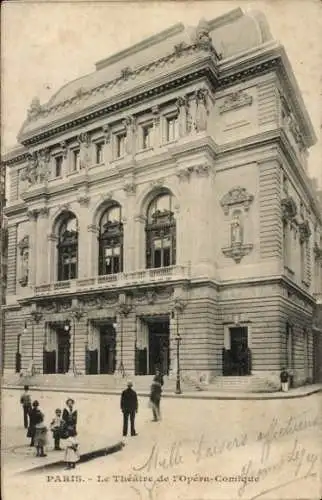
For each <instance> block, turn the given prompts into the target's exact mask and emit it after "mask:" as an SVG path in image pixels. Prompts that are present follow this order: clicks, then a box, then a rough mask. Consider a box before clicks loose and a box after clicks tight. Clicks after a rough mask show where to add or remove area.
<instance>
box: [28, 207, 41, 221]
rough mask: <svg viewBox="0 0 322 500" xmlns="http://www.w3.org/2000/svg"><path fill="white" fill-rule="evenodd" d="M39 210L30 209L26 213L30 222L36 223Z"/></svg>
mask: <svg viewBox="0 0 322 500" xmlns="http://www.w3.org/2000/svg"><path fill="white" fill-rule="evenodd" d="M38 215H39V210H36V209H32V210H28V211H27V216H28V218H29V220H30V221H36V220H37V219H38Z"/></svg>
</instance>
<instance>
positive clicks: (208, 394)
mask: <svg viewBox="0 0 322 500" xmlns="http://www.w3.org/2000/svg"><path fill="white" fill-rule="evenodd" d="M2 389H3V390H5V389H14V390H19V391H21V386H18V385H3V386H2ZM30 389H32V391H42V392H67V393H68V392H69V391H70V390H71V388H70V387H68V386H66V387H46V386H33V385H30ZM72 390H73V393H75V394H77V393H78V394H105V395H117V396H119V395H120V391H119V390H113V389H106V390H104V389H101V388H100V389H94V388H93V389H87V388H74V387H73V389H72ZM317 392H322V384H312V385H304V386H301V387H296V388H294V389H290V390H289V392H281V391H278V392H238V393H237V392H228V391H227V392H224V391H207V390H203V391H199V392H196V391H185V392H183V393H182V394H175V393H172V392H167V390H166V388H165V390H164V391H163V393H162V397H163V398H178V399H216V400H262V399H267V400H269V399H292V398H303V397H305V396H310V395H311V394H315V393H317ZM137 393H138V396H142V397H148V396H149V392H148V391H140V390H138V391H137Z"/></svg>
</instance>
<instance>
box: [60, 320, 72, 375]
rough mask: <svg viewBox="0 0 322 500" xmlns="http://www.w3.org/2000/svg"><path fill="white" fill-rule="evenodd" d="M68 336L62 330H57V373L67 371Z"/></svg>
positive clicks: (68, 355) (67, 333)
mask: <svg viewBox="0 0 322 500" xmlns="http://www.w3.org/2000/svg"><path fill="white" fill-rule="evenodd" d="M69 357H70V334H69V332H67V331H66V330H64V329H63V328H59V329H58V330H57V358H58V359H57V373H67V372H68V371H69Z"/></svg>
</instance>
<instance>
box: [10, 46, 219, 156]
mask: <svg viewBox="0 0 322 500" xmlns="http://www.w3.org/2000/svg"><path fill="white" fill-rule="evenodd" d="M193 47H194V46H190V45H188V46H186V47H184V48H183V49H182V50H183V51H186V50H193V52H194V55H195V57H194V58H193V59H189V61H188V64H186V65H184V66H181V67H179V68H176V69H175V70H174V71H171V72H169V73H166V74H165V76H160V75H158V76H157V77H156V78H154V79H151V80H150V81H149V82H147V83H145V84H141V85H138V86H137V87H134V88H132V89H130V90H128V91H126V92H123V94H122V93H120V94H117V95H115V96H113V97H110V98H108V99H107V100H103V101H101V102H100V103H96V104H95V105H93V106H91V107H88V108H86V109H85V110H81V111H80V112H77V113H74V114H73V113H71V114H70V115H67V116H65V117H63V118H60V119H58V120H53V121H52V122H51V123H49V124H47V125H42V126H40V127H39V128H38V129H35V130H33V131H32V132H26V133H21V134H20V137H19V140H20V142H21V143H22V144H23V145H24V146H30V145H32V144H36V143H39V142H41V141H43V140H45V139H47V138H49V137H51V136H53V135H57V134H60V133H61V132H63V131H65V130H68V129H74V128H77V127H79V126H80V125H84V124H86V123H88V122H90V121H93V120H95V119H97V118H98V117H100V118H102V117H103V116H106V115H108V114H110V113H115V112H116V111H120V110H122V109H124V108H126V107H129V106H130V105H133V104H136V103H139V102H141V101H144V100H146V99H150V98H151V97H155V96H156V95H162V94H164V93H166V92H168V91H169V90H171V89H173V88H176V87H180V86H182V85H183V84H184V85H185V84H186V83H188V82H191V81H194V80H196V79H199V78H200V77H201V76H206V77H208V78H209V79H210V80H211V81H214V80H215V81H217V78H218V75H217V70H216V60H215V57H214V55H213V54H212V53H211V52H207V51H202V50H200V51H198V50H196V49H194V48H193ZM196 56H197V57H196ZM169 58H170V59H171V58H174V54H170V56H169V55H167V56H165V57H164V58H162V59H169ZM149 66H151V64H149V65H147V67H149ZM141 70H142V68H140V71H141ZM117 80H119V79H117ZM108 83H109V82H108ZM93 90H94V89H91V90H90V91H89V92H93ZM26 123H27V122H25V124H26Z"/></svg>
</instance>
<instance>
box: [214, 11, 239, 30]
mask: <svg viewBox="0 0 322 500" xmlns="http://www.w3.org/2000/svg"><path fill="white" fill-rule="evenodd" d="M244 15H245V14H244V12H243V11H242V9H241V8H240V7H237V9H233V10H231V11H230V12H227V14H223V15H222V16H219V17H215V18H214V19H211V21H208V26H209V27H210V29H211V31H212V30H214V29H216V28H220V27H221V26H224V25H225V24H229V23H231V22H232V21H235V20H236V19H239V18H240V17H243V16H244Z"/></svg>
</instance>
